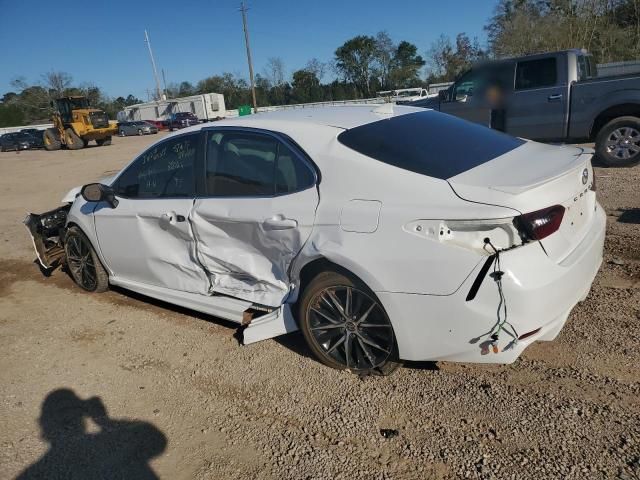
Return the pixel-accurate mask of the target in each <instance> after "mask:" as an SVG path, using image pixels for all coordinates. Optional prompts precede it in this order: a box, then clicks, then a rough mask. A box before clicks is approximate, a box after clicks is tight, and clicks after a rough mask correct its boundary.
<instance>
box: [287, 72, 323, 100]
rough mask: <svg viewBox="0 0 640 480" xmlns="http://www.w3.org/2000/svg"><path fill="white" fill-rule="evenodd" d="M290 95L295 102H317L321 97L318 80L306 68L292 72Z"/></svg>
mask: <svg viewBox="0 0 640 480" xmlns="http://www.w3.org/2000/svg"><path fill="white" fill-rule="evenodd" d="M291 86H292V91H291V95H292V97H293V100H294V101H295V102H296V103H308V102H317V101H320V100H321V99H322V90H321V88H320V80H319V79H318V77H317V76H316V74H315V73H313V72H310V71H308V70H306V69H304V70H298V71H296V72H293V82H292V84H291Z"/></svg>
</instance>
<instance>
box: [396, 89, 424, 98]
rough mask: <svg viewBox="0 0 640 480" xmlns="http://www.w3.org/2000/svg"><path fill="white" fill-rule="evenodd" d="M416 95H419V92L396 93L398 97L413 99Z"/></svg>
mask: <svg viewBox="0 0 640 480" xmlns="http://www.w3.org/2000/svg"><path fill="white" fill-rule="evenodd" d="M416 95H420V90H405V91H403V92H398V96H399V97H415V96H416Z"/></svg>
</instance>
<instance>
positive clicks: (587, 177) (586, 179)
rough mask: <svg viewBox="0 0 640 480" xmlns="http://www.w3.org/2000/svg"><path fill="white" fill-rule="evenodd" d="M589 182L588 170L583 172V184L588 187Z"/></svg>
mask: <svg viewBox="0 0 640 480" xmlns="http://www.w3.org/2000/svg"><path fill="white" fill-rule="evenodd" d="M588 180H589V170H587V169H586V168H585V169H584V170H583V171H582V184H583V185H586V184H587V181H588Z"/></svg>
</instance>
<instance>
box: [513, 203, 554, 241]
mask: <svg viewBox="0 0 640 480" xmlns="http://www.w3.org/2000/svg"><path fill="white" fill-rule="evenodd" d="M563 216H564V207H563V206H562V205H554V206H553V207H549V208H543V209H542V210H537V211H535V212H531V213H525V214H524V215H522V216H521V217H520V218H519V219H520V223H521V226H522V227H523V228H524V229H525V230H526V233H528V234H529V236H530V237H531V238H532V239H534V240H542V239H543V238H546V237H548V236H549V235H551V234H552V233H553V232H555V231H557V230H558V229H559V228H560V224H561V223H562V217H563Z"/></svg>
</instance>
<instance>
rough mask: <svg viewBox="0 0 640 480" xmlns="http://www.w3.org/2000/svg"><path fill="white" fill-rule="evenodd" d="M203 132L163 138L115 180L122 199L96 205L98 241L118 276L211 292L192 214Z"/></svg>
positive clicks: (146, 282) (119, 196)
mask: <svg viewBox="0 0 640 480" xmlns="http://www.w3.org/2000/svg"><path fill="white" fill-rule="evenodd" d="M198 138H200V137H199V134H198V133H196V134H187V135H179V136H177V137H171V138H170V139H168V140H166V141H164V142H160V143H158V144H156V145H154V146H152V147H151V148H149V149H148V150H147V151H146V152H144V153H143V154H142V155H141V156H140V157H138V158H137V159H136V160H135V161H134V162H133V163H132V164H131V165H130V166H129V167H127V169H125V171H124V172H123V173H122V174H121V175H120V176H119V177H118V178H117V179H116V181H115V183H114V184H113V188H114V191H115V193H116V198H117V199H118V205H117V206H116V208H110V207H109V206H108V205H106V204H104V203H100V204H98V205H97V206H96V208H95V210H94V220H95V228H96V233H97V238H98V244H99V248H100V251H101V253H102V256H103V258H104V260H105V261H106V266H107V268H108V269H109V270H110V271H111V272H112V274H113V276H115V277H116V278H118V279H120V280H124V281H128V282H137V283H142V284H145V285H153V286H157V287H164V288H170V289H173V290H180V291H185V292H191V293H201V294H206V293H207V292H208V290H209V280H208V278H207V275H206V274H205V272H204V270H203V268H202V266H201V265H200V264H199V262H198V259H197V254H196V247H197V245H196V242H195V239H194V237H193V232H192V229H191V225H190V223H189V216H190V214H191V210H192V208H193V202H194V198H195V171H196V162H197V157H198V155H199V151H200V150H201V149H200V148H199V142H198Z"/></svg>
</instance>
